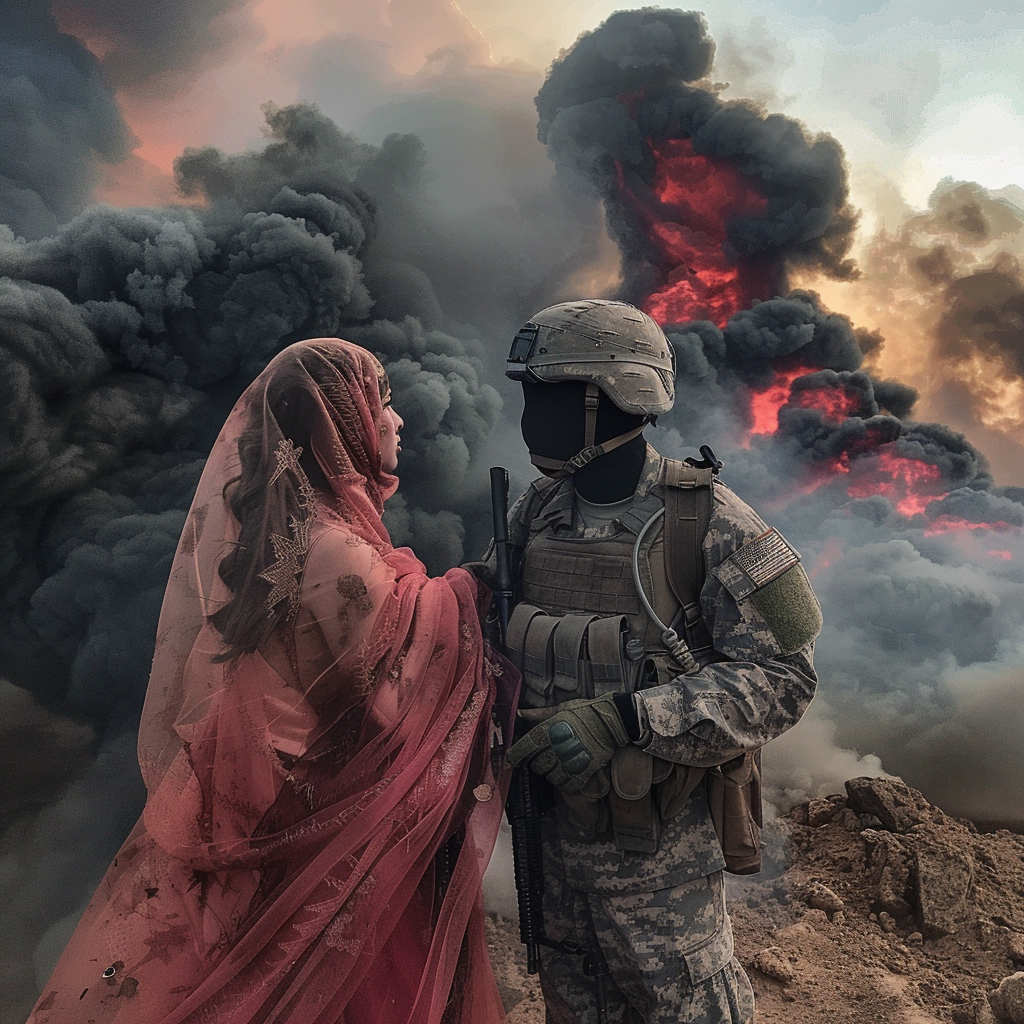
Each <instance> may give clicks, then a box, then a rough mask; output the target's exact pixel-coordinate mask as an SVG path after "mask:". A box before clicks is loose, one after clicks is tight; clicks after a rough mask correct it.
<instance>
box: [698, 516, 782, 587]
mask: <svg viewBox="0 0 1024 1024" xmlns="http://www.w3.org/2000/svg"><path fill="white" fill-rule="evenodd" d="M799 561H800V556H799V555H798V554H797V553H796V551H795V550H794V549H793V548H792V547H791V546H790V543H789V541H787V540H786V538H785V537H783V536H782V534H781V533H779V531H778V530H776V529H775V528H774V527H772V528H771V529H770V530H768V531H766V532H765V533H762V534H761V535H760V536H759V537H755V538H754V539H753V540H751V541H747V543H746V544H744V545H743V547H741V548H737V549H736V550H735V551H734V552H733V553H732V554H731V555H730V556H729V557H728V558H727V559H726V560H725V561H724V562H722V564H721V565H719V566H717V567H716V568H715V569H713V570H712V572H713V573H714V574H715V575H716V576H717V577H718V578H719V579H720V580H721V581H722V586H724V587H725V589H726V590H728V591H729V593H730V594H732V596H733V597H734V598H735V599H736V600H737V601H741V600H743V598H745V597H749V596H750V595H751V594H752V593H754V591H755V590H760V589H761V588H762V587H764V586H767V585H768V584H769V583H771V581H772V580H774V579H778V578H779V577H780V576H781V575H782V574H783V573H784V572H785V571H786V570H787V569H792V568H793V566H794V565H796V564H797V563H798V562H799Z"/></svg>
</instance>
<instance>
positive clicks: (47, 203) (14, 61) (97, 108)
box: [0, 0, 130, 237]
mask: <svg viewBox="0 0 1024 1024" xmlns="http://www.w3.org/2000/svg"><path fill="white" fill-rule="evenodd" d="M0 107H2V109H3V111H4V113H3V114H0V125H2V128H3V135H4V145H3V147H2V148H0V212H2V215H3V221H4V222H6V223H7V224H8V225H9V226H10V227H11V228H12V229H13V230H14V232H15V233H17V234H19V235H24V236H26V237H39V236H41V235H44V234H46V233H48V232H50V231H52V230H53V229H54V228H55V227H56V226H57V224H58V223H60V221H62V220H64V219H66V218H67V217H69V216H70V215H72V214H73V213H75V212H77V210H79V209H81V207H82V206H83V205H84V204H85V203H86V202H88V200H89V199H90V193H91V190H92V186H93V185H94V184H95V182H96V180H97V176H98V175H97V167H98V163H99V162H100V161H108V162H109V161H114V160H118V159H121V158H123V157H125V156H127V155H128V143H129V141H130V132H129V130H128V127H127V125H126V124H125V121H124V119H123V118H122V116H121V112H120V110H119V109H118V106H117V103H116V102H115V100H114V96H113V93H112V91H111V90H110V88H109V86H108V85H107V84H106V83H105V82H104V80H103V78H102V75H101V73H100V68H99V65H98V63H97V61H96V59H95V58H94V57H93V56H92V54H90V53H89V52H88V51H87V50H86V49H85V47H84V46H82V45H81V44H80V43H79V42H78V41H77V40H75V39H72V38H71V37H70V36H66V35H61V34H60V33H59V31H58V28H57V24H56V21H55V20H54V18H53V16H52V15H51V14H50V5H49V4H48V3H43V2H42V0H25V2H24V3H19V4H6V5H5V6H4V9H3V10H2V11H0Z"/></svg>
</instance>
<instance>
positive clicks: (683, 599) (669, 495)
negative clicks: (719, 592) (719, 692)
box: [665, 459, 717, 650]
mask: <svg viewBox="0 0 1024 1024" xmlns="http://www.w3.org/2000/svg"><path fill="white" fill-rule="evenodd" d="M716 471H717V470H716V469H715V468H714V467H711V466H691V465H688V464H687V463H685V462H677V461H675V460H674V459H666V460H665V572H666V574H667V575H668V583H669V587H670V588H671V590H672V593H673V594H674V595H675V598H676V600H677V601H678V602H679V604H680V607H682V609H683V615H684V618H685V622H686V634H687V640H688V642H689V645H690V649H691V650H701V649H702V648H704V647H707V646H709V645H710V641H711V638H710V637H709V636H708V634H707V628H706V627H704V624H703V623H704V619H703V616H702V614H701V608H700V592H701V589H702V588H703V586H704V579H705V577H706V576H707V568H706V566H705V564H704V535H705V534H706V533H707V531H708V524H709V523H710V522H711V504H712V500H713V492H712V489H713V487H714V478H715V473H716Z"/></svg>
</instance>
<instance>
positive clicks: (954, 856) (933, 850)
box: [912, 838, 1024, 1024]
mask: <svg viewBox="0 0 1024 1024" xmlns="http://www.w3.org/2000/svg"><path fill="white" fill-rule="evenodd" d="M912 886H913V889H914V902H915V910H916V914H917V921H918V924H919V925H920V927H921V932H922V933H923V934H924V935H926V936H927V937H928V938H938V937H939V936H942V935H949V934H950V933H951V932H954V931H956V930H957V928H959V927H960V926H961V925H962V924H965V923H966V922H967V921H968V920H970V919H971V918H972V916H973V913H972V912H973V909H974V861H973V860H972V859H971V856H970V854H968V853H967V852H965V851H964V850H962V849H960V848H959V847H957V846H955V845H954V844H953V842H951V841H950V840H946V839H942V840H940V839H937V838H935V839H928V840H922V841H921V842H919V843H918V844H917V849H916V852H915V862H914V872H913V878H912ZM1022 1024H1024V1022H1022Z"/></svg>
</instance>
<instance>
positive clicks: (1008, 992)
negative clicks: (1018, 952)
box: [988, 971, 1024, 1024]
mask: <svg viewBox="0 0 1024 1024" xmlns="http://www.w3.org/2000/svg"><path fill="white" fill-rule="evenodd" d="M988 1001H989V1003H990V1004H991V1006H992V1012H993V1013H994V1014H995V1015H996V1020H998V1021H999V1022H1000V1024H1024V971H1018V972H1017V973H1016V974H1011V975H1010V976H1009V977H1008V978H1003V980H1002V981H1001V982H999V988H997V989H996V990H995V992H992V993H991V994H990V995H989V997H988Z"/></svg>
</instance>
